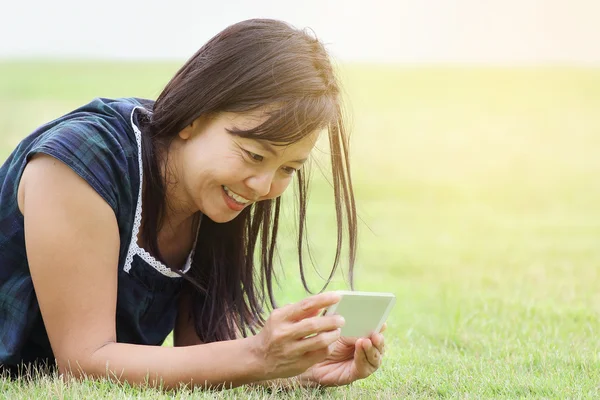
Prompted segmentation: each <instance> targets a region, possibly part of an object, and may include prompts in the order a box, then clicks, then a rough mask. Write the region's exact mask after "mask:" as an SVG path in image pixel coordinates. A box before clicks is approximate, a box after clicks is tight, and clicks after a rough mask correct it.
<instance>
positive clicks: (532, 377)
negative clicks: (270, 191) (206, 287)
mask: <svg viewBox="0 0 600 400" xmlns="http://www.w3.org/2000/svg"><path fill="white" fill-rule="evenodd" d="M177 68H178V64H175V63H134V62H130V63H127V62H120V63H110V62H69V63H60V62H26V61H22V62H9V61H4V62H1V63H0V160H4V159H5V158H6V157H7V156H8V155H9V154H10V152H11V151H12V149H13V148H14V147H15V146H16V145H17V143H18V142H19V141H20V140H21V139H22V138H23V137H24V136H25V135H27V134H28V133H30V132H31V131H32V130H33V129H35V128H36V127H37V126H38V125H41V124H42V123H44V122H47V121H49V120H51V119H53V118H56V117H58V116H60V115H62V114H63V113H66V112H68V111H70V110H72V109H74V108H76V107H78V106H80V105H81V104H84V103H86V102H88V101H90V100H91V99H92V98H94V97H119V96H127V97H129V96H137V97H147V98H156V96H157V95H158V93H159V92H160V90H161V89H162V86H163V85H164V84H165V83H166V82H167V81H168V79H169V78H170V77H171V76H172V74H173V73H174V72H175V71H176V69H177ZM339 72H340V76H341V79H342V81H343V85H344V87H345V91H346V102H347V105H348V107H347V109H348V114H349V116H350V118H349V121H350V123H351V131H352V138H351V161H352V168H353V178H354V184H355V191H356V199H357V207H358V212H359V217H360V220H361V222H360V225H359V229H360V239H359V253H358V260H357V265H356V271H355V284H356V288H357V289H359V290H377V291H388V292H393V293H395V294H396V296H397V300H398V301H397V304H396V307H395V309H394V311H393V312H392V314H391V316H390V318H389V330H388V333H387V336H386V337H387V340H388V343H389V351H388V355H387V358H388V360H387V364H386V365H385V366H384V369H383V370H382V371H380V373H378V375H377V376H375V377H373V378H372V379H369V380H367V381H365V382H362V383H360V384H359V385H358V386H355V387H358V388H361V387H362V388H366V389H369V388H370V389H372V390H380V391H382V392H381V393H384V392H385V393H388V391H389V393H391V394H390V396H392V397H395V395H394V394H396V395H398V397H410V396H416V397H420V396H423V397H437V396H459V397H464V396H467V395H471V396H475V397H478V396H489V397H520V396H526V397H527V396H531V397H557V398H565V397H596V396H597V395H598V382H600V360H599V358H600V339H599V334H600V323H599V319H598V316H599V312H600V294H599V293H600V291H599V289H600V276H599V273H598V266H599V265H600V245H599V244H600V178H599V177H600V157H599V156H598V152H599V149H600V69H593V68H560V67H547V68H533V67H532V68H525V67H523V68H491V67H490V68H483V67H482V68H475V67H472V68H467V67H423V68H418V67H395V66H393V65H388V66H377V65H360V64H342V65H341V66H340V67H339ZM327 152H328V148H327V146H324V145H321V144H319V149H318V151H316V152H315V158H316V161H317V162H315V163H314V164H315V166H316V164H322V165H323V166H324V167H325V166H326V162H327ZM324 169H325V170H326V168H324ZM313 183H314V185H313V187H312V191H311V202H310V206H309V211H308V212H309V227H308V228H309V238H310V243H311V246H312V250H313V256H314V260H315V265H316V269H317V271H319V272H320V273H321V274H326V273H327V272H328V268H329V266H330V265H331V261H332V260H333V254H334V253H333V251H334V248H335V247H334V246H335V222H334V221H335V219H334V208H333V204H332V192H331V190H330V188H329V186H328V184H327V182H326V180H325V179H324V178H323V177H322V176H321V174H320V173H319V172H318V169H317V168H315V173H314V182H313ZM290 194H291V193H290ZM286 196H287V197H288V200H290V199H289V198H291V196H289V195H288V194H287V193H286ZM284 215H285V217H286V221H288V222H287V224H286V225H287V226H286V227H285V229H283V231H282V235H281V243H280V250H281V260H282V268H283V274H282V277H283V278H282V279H281V288H280V289H279V290H278V291H277V297H278V299H279V300H280V302H281V303H288V302H295V301H298V300H300V299H301V298H302V297H304V293H303V291H302V288H301V285H300V283H299V279H298V273H297V258H296V257H295V255H294V254H295V248H294V243H293V216H294V213H293V211H292V210H286V211H285V214H284ZM345 265H346V264H344V266H345ZM308 269H309V270H311V267H310V266H309V267H308ZM310 282H311V285H312V287H313V288H314V289H319V288H320V285H321V284H322V281H321V280H320V279H319V278H318V276H317V274H316V273H314V272H311V273H310ZM332 287H333V288H344V287H345V284H344V281H343V277H342V276H341V275H339V274H338V275H337V276H336V279H335V282H334V283H333V285H332ZM361 385H362V386H361ZM356 390H358V389H356Z"/></svg>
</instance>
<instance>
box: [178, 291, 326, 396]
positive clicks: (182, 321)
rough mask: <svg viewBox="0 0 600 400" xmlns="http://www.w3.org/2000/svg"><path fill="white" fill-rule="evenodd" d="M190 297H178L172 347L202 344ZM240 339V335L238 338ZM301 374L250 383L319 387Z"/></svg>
mask: <svg viewBox="0 0 600 400" xmlns="http://www.w3.org/2000/svg"><path fill="white" fill-rule="evenodd" d="M191 304H192V303H191V296H190V293H189V291H187V290H184V291H183V292H182V293H181V296H180V297H179V305H178V312H177V320H176V323H175V331H174V334H173V345H174V346H176V347H177V346H194V345H201V344H203V342H202V340H200V338H199V337H198V334H197V333H196V329H195V327H194V318H193V316H192V313H191ZM238 338H241V334H240V335H239V336H238ZM306 376H307V374H305V373H303V374H300V375H297V376H294V377H291V378H278V379H270V380H264V381H259V382H252V385H253V386H262V387H266V388H269V389H284V390H285V389H292V388H295V387H298V386H302V387H319V384H318V383H316V382H313V381H311V380H310V379H308V378H307V377H306Z"/></svg>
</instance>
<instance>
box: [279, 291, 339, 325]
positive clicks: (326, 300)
mask: <svg viewBox="0 0 600 400" xmlns="http://www.w3.org/2000/svg"><path fill="white" fill-rule="evenodd" d="M340 299H341V296H340V295H339V294H338V293H336V292H325V293H320V294H317V295H314V296H311V297H307V298H306V299H304V300H302V301H300V302H298V303H296V304H293V305H292V306H291V307H290V308H289V310H288V314H287V319H288V320H290V321H299V320H301V319H304V318H306V317H309V316H313V315H316V314H317V313H318V312H319V310H321V309H323V308H326V307H329V306H331V305H334V304H336V303H338V302H339V301H340Z"/></svg>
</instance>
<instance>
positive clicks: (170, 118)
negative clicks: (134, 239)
mask: <svg viewBox="0 0 600 400" xmlns="http://www.w3.org/2000/svg"><path fill="white" fill-rule="evenodd" d="M274 105H275V107H273V106H274ZM265 106H266V107H267V108H269V109H270V110H271V111H270V112H269V118H268V119H267V120H266V121H265V122H264V123H263V124H261V125H260V126H258V127H256V128H254V129H251V130H247V131H236V132H232V134H236V135H240V136H242V137H248V138H260V139H264V140H268V141H270V142H272V143H274V144H281V145H284V144H289V143H294V142H296V141H298V140H300V139H302V138H303V137H305V136H306V135H307V134H309V133H311V132H314V131H315V130H318V129H327V130H328V134H329V144H330V148H331V166H332V175H333V179H332V185H333V190H334V197H335V210H336V218H337V249H336V254H335V259H334V263H333V267H332V270H331V274H330V275H329V278H328V279H327V283H326V284H325V287H326V286H327V284H328V283H329V282H330V280H331V278H332V276H333V274H334V273H335V270H336V268H337V266H338V264H339V262H340V256H341V250H342V243H343V241H344V236H345V237H346V239H347V240H348V245H347V248H348V252H349V280H350V284H351V285H352V276H353V265H354V259H355V253H356V210H355V204H354V195H353V191H352V181H351V178H350V165H349V160H348V138H347V135H346V132H345V128H344V123H343V120H342V107H341V105H340V88H339V86H338V83H337V80H336V78H335V75H334V71H333V68H332V65H331V63H330V61H329V57H328V55H327V52H326V51H325V48H324V47H323V45H322V44H321V43H320V41H319V40H317V39H316V38H314V37H313V36H312V35H310V34H309V33H307V32H306V31H301V30H297V29H295V28H293V27H291V26H289V25H288V24H286V23H284V22H281V21H276V20H268V19H254V20H248V21H243V22H240V23H237V24H235V25H232V26H230V27H228V28H227V29H225V30H224V31H222V32H220V33H219V34H217V35H216V36H215V37H213V38H212V39H211V40H210V41H208V43H206V44H205V45H204V46H203V47H202V48H201V49H200V50H198V52H197V53H196V54H195V55H194V56H193V57H192V58H190V59H189V60H188V61H187V62H186V63H185V65H183V67H182V68H181V69H180V70H179V71H178V72H177V73H176V74H175V76H174V77H173V78H172V79H171V81H170V82H169V83H168V84H167V86H166V87H165V89H164V90H163V92H162V93H161V94H160V96H159V97H158V99H157V100H156V102H155V104H154V108H153V110H152V111H153V113H152V115H151V117H149V118H148V120H147V121H146V122H145V123H143V125H142V130H143V133H144V134H143V140H142V144H143V153H144V154H143V157H144V176H145V190H144V193H143V201H144V207H145V209H144V223H143V226H142V234H143V236H144V239H145V240H146V243H147V245H148V247H149V249H148V250H149V251H150V252H151V253H153V254H154V255H155V256H156V257H157V258H159V259H161V256H160V251H159V249H158V245H157V239H156V232H158V231H159V229H160V227H161V225H162V218H163V215H164V209H165V207H166V199H165V188H166V182H165V180H164V177H162V175H161V173H160V170H161V164H160V163H161V162H165V159H164V157H160V154H164V153H165V149H168V146H169V144H170V143H171V141H172V140H173V138H174V137H175V136H176V135H177V134H178V133H179V132H180V131H181V130H182V129H184V128H185V127H186V126H187V125H189V124H191V123H192V121H194V120H195V119H196V118H198V117H199V116H201V115H209V114H214V113H218V112H247V111H251V110H256V109H258V108H261V107H262V108H264V107H265ZM306 172H307V171H305V170H304V169H301V170H300V171H298V173H297V175H296V182H297V197H298V210H299V216H298V218H299V219H298V230H299V231H298V257H299V264H300V276H301V279H302V284H303V286H304V288H305V289H306V290H307V291H308V292H310V289H309V288H308V285H307V282H306V279H305V274H304V268H303V261H302V253H303V248H304V246H305V244H306V229H305V225H306V223H305V218H306V203H307V190H308V179H307V173H306ZM280 207H281V199H280V198H277V199H274V200H266V201H261V202H258V203H255V204H253V205H251V206H249V207H246V209H244V210H243V211H242V212H241V213H240V215H239V216H237V217H236V218H235V219H234V220H232V221H230V222H227V223H221V224H219V223H215V222H213V221H212V220H210V219H209V218H207V217H204V218H203V221H202V224H201V227H200V233H199V237H198V241H197V244H196V249H195V257H194V260H193V266H192V268H191V270H190V272H189V273H188V274H187V275H188V277H187V279H188V281H187V282H186V283H185V287H184V290H192V291H193V292H192V293H193V295H192V296H191V298H192V307H191V308H192V314H193V318H194V324H195V327H196V332H197V334H198V336H199V337H200V339H201V340H203V341H205V342H210V341H217V340H226V339H233V338H235V337H236V332H241V333H242V334H243V335H247V334H248V332H252V333H256V331H257V328H260V327H261V326H262V325H263V323H264V321H265V310H264V309H263V306H264V305H270V307H273V308H274V307H276V304H275V300H274V296H273V278H274V269H273V259H274V255H275V252H276V239H277V230H278V226H279V211H280ZM258 243H260V264H261V268H260V270H258V271H255V270H254V258H255V257H254V254H255V248H256V247H257V244H258ZM325 287H324V288H325ZM324 288H323V289H324ZM190 317H192V316H190Z"/></svg>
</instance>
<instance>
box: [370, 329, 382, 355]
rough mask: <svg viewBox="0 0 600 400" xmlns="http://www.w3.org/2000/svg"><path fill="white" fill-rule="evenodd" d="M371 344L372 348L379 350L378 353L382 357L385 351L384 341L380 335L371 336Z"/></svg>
mask: <svg viewBox="0 0 600 400" xmlns="http://www.w3.org/2000/svg"><path fill="white" fill-rule="evenodd" d="M371 342H372V343H373V346H375V348H377V350H379V353H380V354H381V355H382V356H383V354H384V351H385V339H384V337H383V335H382V334H380V333H376V334H374V335H372V336H371Z"/></svg>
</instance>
